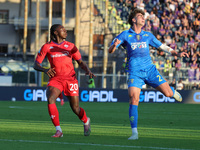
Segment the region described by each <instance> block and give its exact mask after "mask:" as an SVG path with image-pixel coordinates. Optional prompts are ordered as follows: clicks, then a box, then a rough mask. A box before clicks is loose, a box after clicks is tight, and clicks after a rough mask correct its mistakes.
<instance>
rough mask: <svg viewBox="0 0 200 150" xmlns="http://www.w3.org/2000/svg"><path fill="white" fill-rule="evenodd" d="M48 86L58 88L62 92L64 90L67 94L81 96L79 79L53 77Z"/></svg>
mask: <svg viewBox="0 0 200 150" xmlns="http://www.w3.org/2000/svg"><path fill="white" fill-rule="evenodd" d="M48 86H53V87H56V88H58V89H59V90H60V91H61V92H62V91H64V95H65V96H79V87H78V80H77V79H76V78H75V79H74V78H73V79H71V80H69V79H67V80H65V79H61V78H51V79H50V80H49V82H48V85H47V87H48Z"/></svg>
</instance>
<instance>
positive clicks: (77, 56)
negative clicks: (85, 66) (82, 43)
mask: <svg viewBox="0 0 200 150" xmlns="http://www.w3.org/2000/svg"><path fill="white" fill-rule="evenodd" d="M71 53H72V58H73V59H74V60H80V59H81V53H80V52H79V50H78V48H77V47H76V46H75V45H74V47H73V49H72V51H71Z"/></svg>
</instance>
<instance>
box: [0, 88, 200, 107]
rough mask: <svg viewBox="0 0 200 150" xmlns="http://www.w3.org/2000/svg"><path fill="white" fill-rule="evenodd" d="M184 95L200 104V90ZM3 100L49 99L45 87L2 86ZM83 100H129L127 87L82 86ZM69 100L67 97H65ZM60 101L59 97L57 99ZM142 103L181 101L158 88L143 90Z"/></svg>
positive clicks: (188, 100)
mask: <svg viewBox="0 0 200 150" xmlns="http://www.w3.org/2000/svg"><path fill="white" fill-rule="evenodd" d="M179 92H180V94H181V95H182V97H183V101H182V102H181V103H190V104H200V90H182V91H179ZM0 95H1V97H0V100H1V101H47V97H46V88H45V87H8V86H5V87H4V86H1V87H0ZM79 97H80V101H81V102H112V103H116V102H129V96H128V90H125V89H114V90H113V89H88V88H80V89H79ZM64 99H65V100H66V101H67V98H66V97H65V98H64ZM57 100H58V101H59V99H57ZM140 103H180V102H177V101H176V100H175V99H174V98H170V97H165V96H164V95H163V94H162V93H161V92H159V91H156V90H142V91H141V93H140Z"/></svg>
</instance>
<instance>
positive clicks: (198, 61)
mask: <svg viewBox="0 0 200 150" xmlns="http://www.w3.org/2000/svg"><path fill="white" fill-rule="evenodd" d="M196 55H197V64H200V52H199V51H197V52H196Z"/></svg>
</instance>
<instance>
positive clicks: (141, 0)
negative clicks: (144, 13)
mask: <svg viewBox="0 0 200 150" xmlns="http://www.w3.org/2000/svg"><path fill="white" fill-rule="evenodd" d="M144 7H145V5H144V3H143V0H140V1H139V3H138V4H137V8H139V9H142V10H144Z"/></svg>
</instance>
